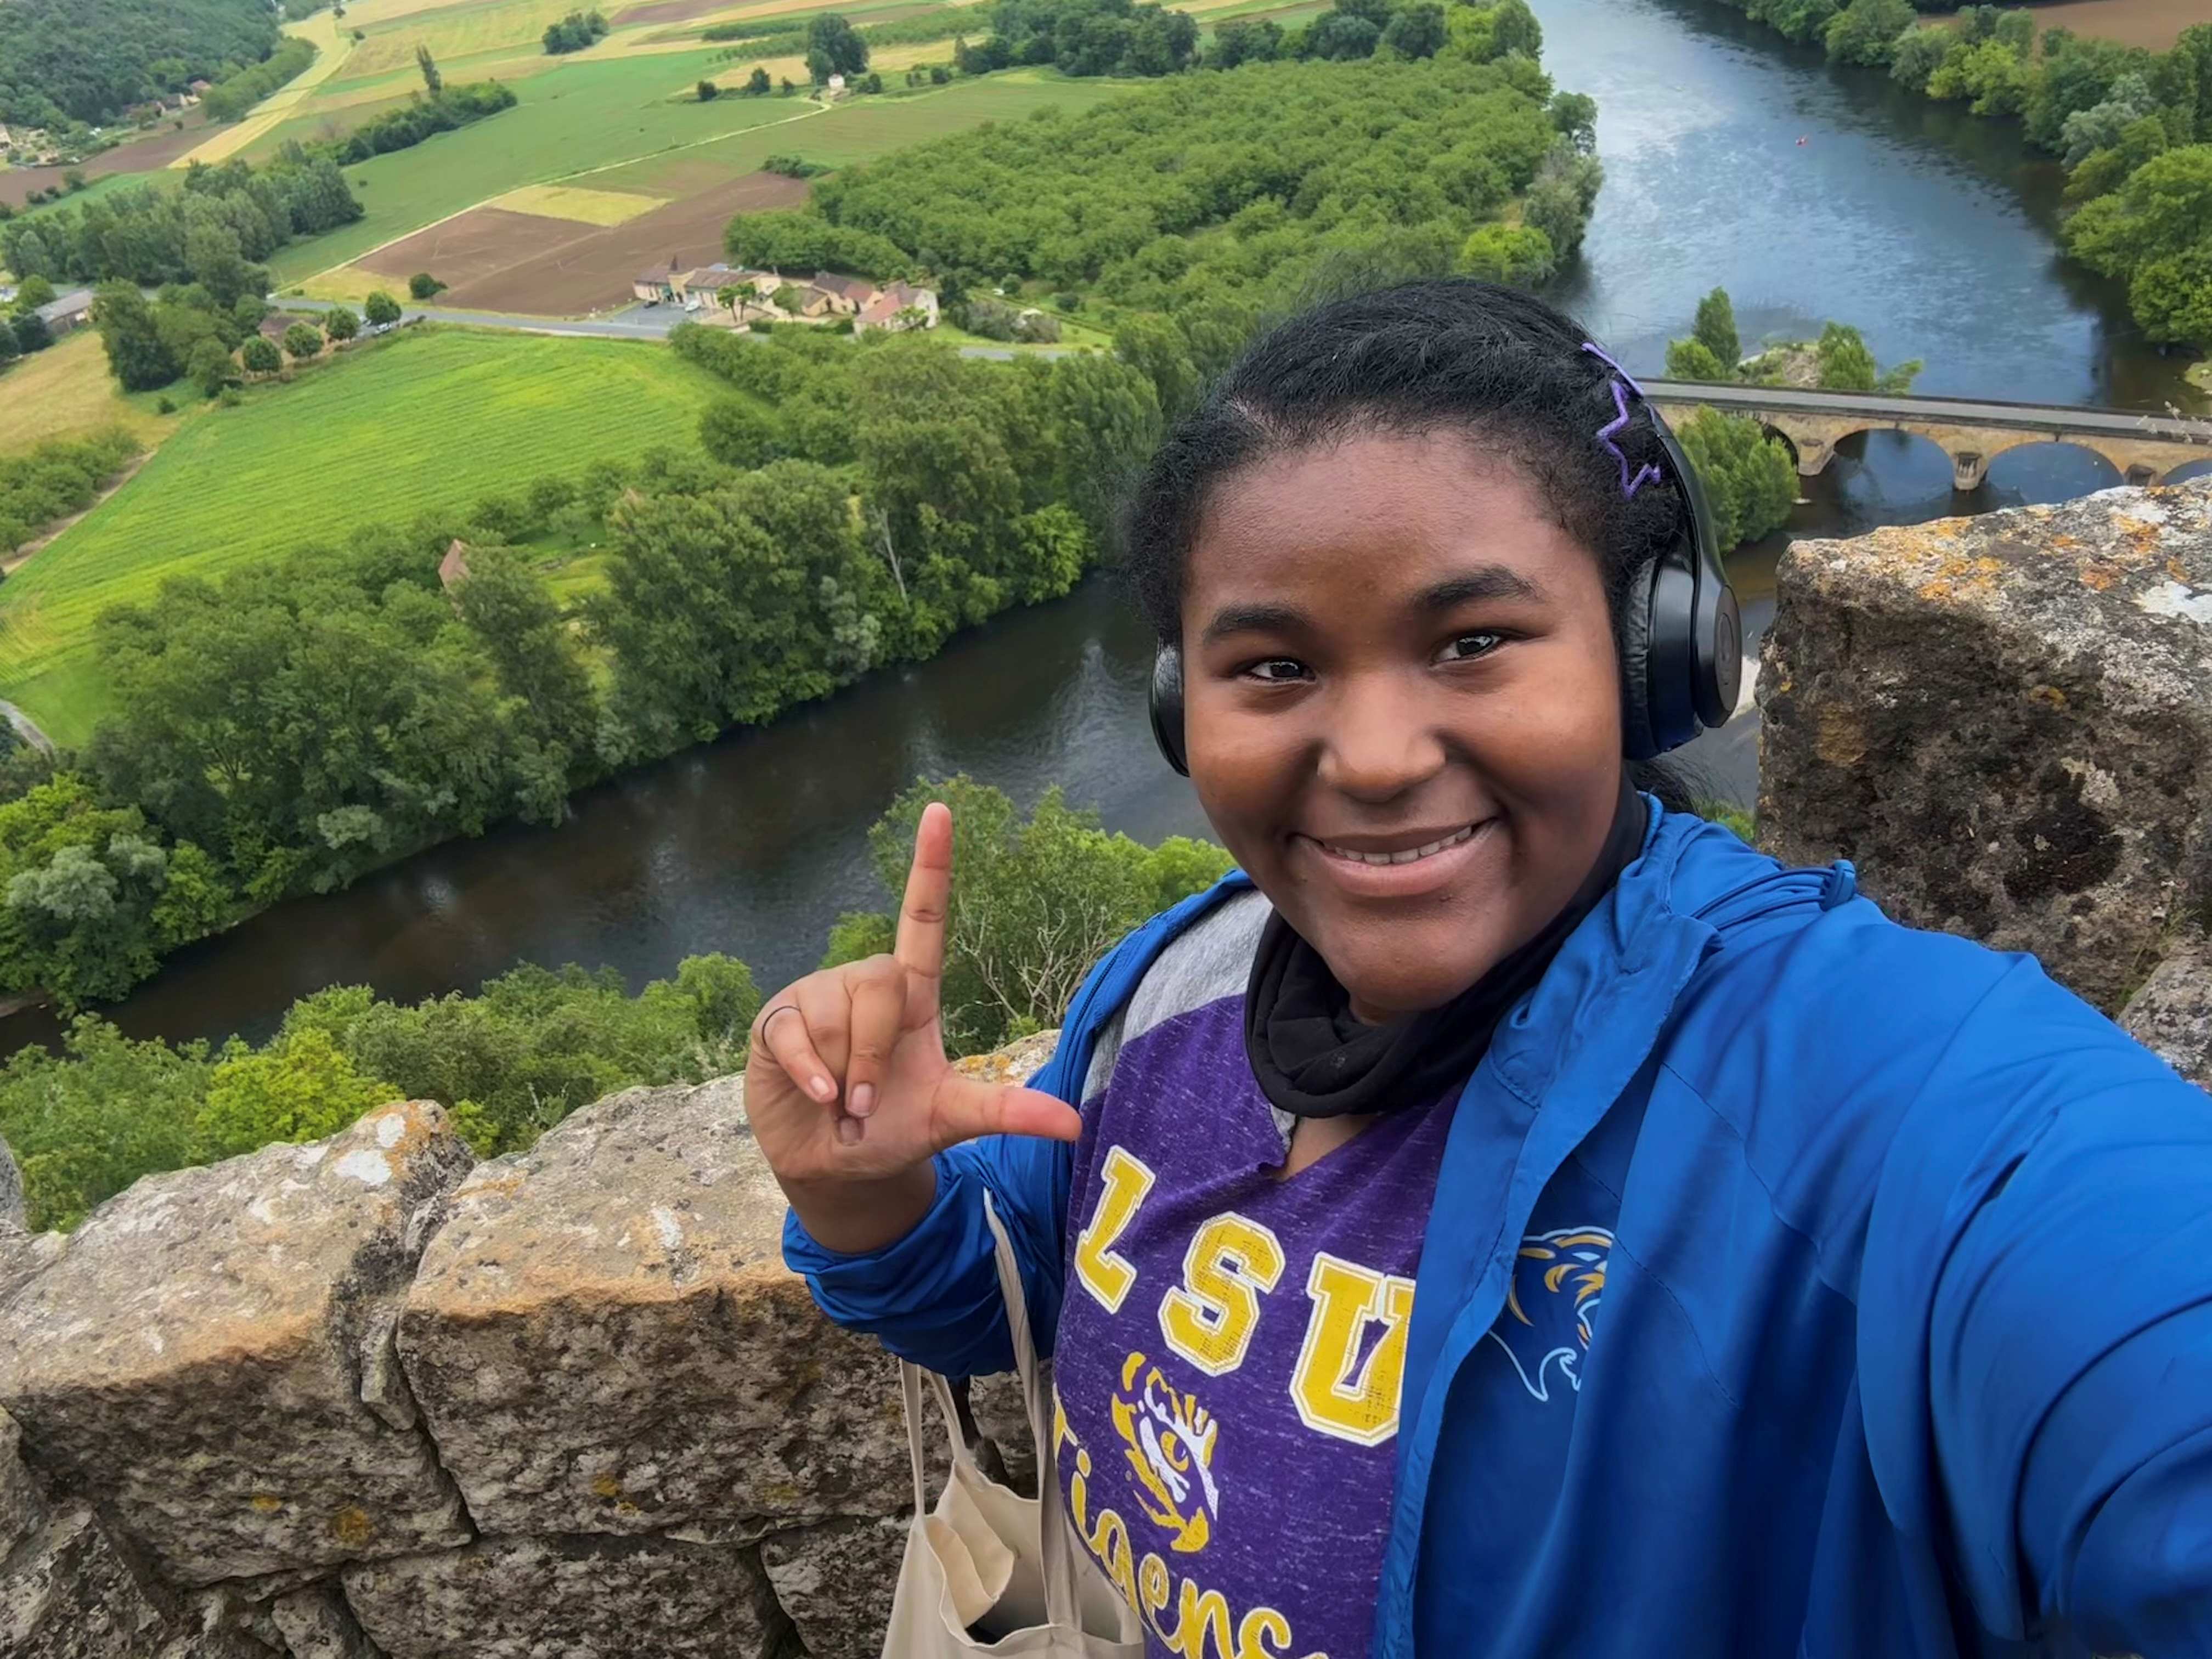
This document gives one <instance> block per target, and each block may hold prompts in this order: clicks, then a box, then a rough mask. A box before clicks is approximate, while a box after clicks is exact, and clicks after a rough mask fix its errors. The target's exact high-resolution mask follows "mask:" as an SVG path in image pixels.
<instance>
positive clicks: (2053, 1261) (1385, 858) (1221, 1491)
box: [747, 283, 2212, 1659]
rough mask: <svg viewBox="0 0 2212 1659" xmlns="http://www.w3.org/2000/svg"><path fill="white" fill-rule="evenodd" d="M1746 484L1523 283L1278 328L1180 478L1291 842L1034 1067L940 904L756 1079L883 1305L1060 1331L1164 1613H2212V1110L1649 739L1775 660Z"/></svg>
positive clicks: (1114, 1555)
mask: <svg viewBox="0 0 2212 1659" xmlns="http://www.w3.org/2000/svg"><path fill="white" fill-rule="evenodd" d="M1700 512H1701V509H1700V507H1699V504H1698V497H1697V490H1696V487H1695V481H1694V479H1693V478H1692V477H1690V476H1689V474H1688V472H1687V470H1686V465H1685V464H1684V463H1683V462H1682V460H1681V459H1680V452H1679V450H1677V449H1675V448H1674V447H1673V445H1672V443H1671V440H1670V439H1669V438H1668V435H1666V433H1665V431H1664V429H1663V428H1662V426H1661V425H1660V424H1659V423H1658V422H1657V420H1656V416H1654V415H1653V414H1652V413H1651V412H1650V410H1649V408H1648V407H1647V406H1646V405H1645V404H1644V403H1643V402H1642V399H1641V396H1640V393H1638V392H1637V391H1636V389H1635V387H1634V386H1633V385H1632V383H1631V382H1630V381H1629V380H1627V377H1626V375H1625V374H1621V372H1620V370H1619V369H1618V368H1616V367H1615V366H1614V365H1613V363H1612V362H1611V360H1610V359H1608V358H1607V357H1606V356H1604V354H1603V353H1602V351H1601V350H1600V349H1597V348H1596V347H1595V345H1594V344H1593V343H1591V342H1590V341H1589V339H1588V337H1587V336H1585V335H1584V334H1583V332H1582V331H1580V330H1579V329H1577V327H1576V326H1575V325H1573V324H1572V323H1571V321H1569V320H1568V319H1565V317H1562V316H1560V315H1559V313H1556V312H1554V311H1553V310H1551V309H1550V308H1549V307H1546V306H1544V305H1543V304H1541V302H1539V301H1535V300H1534V299H1531V298H1529V297H1528V296H1527V295H1521V294H1518V293H1515V292H1512V291H1510V290H1508V289H1499V288H1495V287H1492V286H1490V285H1487V284H1483V283H1419V284H1413V285H1410V286H1407V287H1404V288H1400V289H1390V290H1386V291H1384V292H1382V293H1378V294H1374V295H1366V296H1363V297H1361V298H1358V299H1354V300H1350V301H1342V302H1340V303H1338V304H1335V305H1333V306H1329V307H1323V308H1322V309H1320V310H1318V311H1316V312H1314V313H1310V314H1308V315H1307V316H1304V317H1302V318H1300V319H1296V320H1294V321H1292V322H1291V323H1289V324H1287V325H1284V326H1283V327H1282V328H1280V329H1279V330H1277V331H1275V332H1274V333H1273V335H1271V336H1269V337H1267V339H1265V340H1263V341H1261V343H1259V344H1257V345H1256V346H1255V348H1254V349H1252V351H1251V352H1250V353H1249V355H1248V356H1246V357H1245V358H1244V360H1243V362H1240V363H1239V364H1238V366H1237V368H1234V369H1232V370H1231V373H1230V374H1228V375H1227V376H1226V377H1225V379H1224V380H1223V381H1222V382H1221V383H1220V384H1219V385H1218V386H1215V387H1214V388H1213V389H1212V392H1210V394H1209V396H1208V397H1207V398H1206V401H1205V403H1204V404H1202V406H1201V407H1200V409H1199V410H1196V411H1195V412H1194V414H1192V415H1191V416H1189V417H1188V419H1187V420H1186V421H1185V422H1183V423H1182V425H1181V426H1180V427H1179V428H1177V429H1176V431H1175V432H1174V433H1173V434H1171V435H1170V437H1169V438H1168V440H1167V441H1166V442H1165V443H1164V445H1163V446H1162V447H1161V450H1160V452H1159V453H1158V455H1157V456H1156V457H1155V458H1154V459H1153V462H1152V465H1151V467H1150V469H1149V471H1148V472H1147V474H1146V477H1145V479H1144V481H1143V482H1142V483H1141V485H1140V486H1139V489H1138V490H1137V492H1136V495H1135V497H1134V499H1133V504H1132V507H1131V511H1130V514H1129V519H1128V559H1129V563H1130V567H1131V570H1132V574H1133V577H1134V580H1135V585H1136V588H1137V592H1138V597H1139V603H1140V605H1142V607H1143V609H1144V611H1145V613H1146V616H1147V617H1148V618H1149V619H1150V620H1151V622H1152V625H1153V627H1154V629H1156V631H1157V632H1158V637H1159V640H1160V642H1161V646H1162V657H1161V670H1160V674H1159V676H1158V678H1157V679H1156V683H1155V729H1156V731H1157V732H1158V735H1159V737H1160V738H1161V741H1162V744H1163V745H1164V748H1165V749H1166V750H1167V752H1168V754H1169V756H1170V759H1171V760H1172V761H1174V762H1175V763H1176V764H1177V765H1179V766H1181V767H1184V768H1187V769H1188V772H1189V775H1190V777H1191V780H1192V782H1193V784H1194V787H1196V789H1197V792H1198V795H1199V799H1200V802H1201V803H1202V804H1203V805H1204V807H1205V809H1206V814H1207V817H1209V819H1210V820H1211V822H1212V824H1213V826H1214V828H1215V829H1216V830H1217V832H1218V834H1219V835H1220V836H1221V838H1222V840H1223V841H1224V842H1225V844H1226V845H1227V846H1228V847H1229V848H1230V849H1231V852H1232V853H1234V854H1235V855H1236V857H1237V862H1238V865H1239V866H1240V868H1239V871H1238V872H1237V873H1236V874H1234V875H1232V876H1231V878H1228V879H1227V880H1226V881H1225V882H1224V883H1222V884H1220V885H1219V886H1218V887H1217V888H1216V889H1214V890H1212V891H1211V892H1209V893H1207V894H1205V895H1202V896H1200V897H1199V898H1197V899H1194V900H1193V901H1190V902H1188V903H1186V904H1184V905H1182V906H1180V907H1178V908H1176V910H1174V911H1171V912H1170V913H1168V914H1167V915H1164V916H1162V917H1159V918H1157V919H1155V921H1152V922H1151V923H1148V924H1147V925H1146V927H1143V928H1142V929H1139V932H1138V933H1135V934H1133V935H1132V936H1131V937H1130V939H1127V940H1126V941H1124V942H1123V943H1122V944H1121V945H1120V946H1119V947H1117V948H1116V949H1115V951H1113V952H1112V953H1111V954H1109V957H1107V958H1106V960H1105V961H1104V962H1103V963H1101V964H1100V965H1099V966H1098V968H1097V969H1096V970H1095V971H1094V973H1093V974H1092V975H1091V980H1090V981H1088V982H1087V983H1086V985H1085V987H1084V989H1083V991H1082V992H1081V993H1080V994H1079V995H1078V996H1077V998H1076V1000H1075V1001H1074V1003H1073V1005H1072V1006H1071V1007H1070V1009H1069V1011H1068V1015H1067V1018H1066V1026H1065V1029H1064V1030H1063V1033H1062V1036H1061V1039H1060V1047H1059V1049H1058V1051H1057V1053H1056V1054H1054V1059H1053V1060H1052V1061H1051V1063H1050V1064H1049V1065H1048V1066H1047V1067H1046V1068H1045V1070H1044V1071H1043V1072H1042V1073H1039V1074H1038V1076H1037V1077H1036V1079H1032V1080H1031V1086H1030V1088H1027V1089H1022V1088H1013V1087H996V1086H988V1085H983V1084H981V1083H979V1082H975V1081H973V1080H970V1079H963V1078H961V1077H960V1076H958V1075H957V1073H953V1072H951V1070H950V1069H949V1067H948V1066H946V1064H945V1055H944V1050H943V1046H942V1042H941V1039H940V1036H939V1026H938V1020H937V984H938V977H939V971H940V969H941V965H942V962H943V954H944V925H945V905H946V901H947V896H948V894H949V891H950V886H949V884H950V880H951V871H950V863H951V824H950V821H949V819H948V818H947V817H946V815H945V813H944V812H943V811H942V809H932V811H930V812H929V813H927V814H926V815H925V816H924V818H923V820H922V824H921V831H920V834H919V836H918V837H917V845H916V848H915V867H914V874H913V877H912V879H911V881H910V884H909V886H908V894H907V902H906V905H905V908H904V911H903V913H902V918H901V924H900V929H899V941H898V948H897V951H896V954H895V955H893V956H890V957H881V958H878V959H876V960H874V961H872V962H870V963H855V964H853V965H851V966H849V967H847V968H842V969H836V970H831V971H828V972H824V973H822V974H817V975H810V976H809V977H808V978H806V979H805V980H802V981H799V982H798V983H797V984H796V985H793V986H792V987H788V988H787V990H785V991H784V992H782V993H781V994H778V995H777V996H775V997H772V998H770V999H769V1004H768V1007H767V1011H766V1012H764V1013H763V1016H762V1017H761V1020H760V1022H759V1024H758V1025H757V1028H756V1039H755V1042H754V1044H753V1048H752V1054H751V1059H750V1064H749V1066H748V1073H747V1076H748V1084H747V1110H748V1114H749V1115H750V1119H751V1121H752V1125H753V1128H754V1131H755V1133H756V1134H757V1136H758V1138H759V1141H760V1145H761V1147H762V1149H763V1152H764V1153H765V1154H766V1155H767V1157H768V1158H769V1162H770V1163H771V1164H772V1165H773V1166H774V1168H775V1170H776V1173H777V1175H778V1176H779V1178H780V1179H781V1182H782V1183H783V1185H784V1188H785V1191H786V1192H787V1194H788V1195H789V1197H790V1199H791V1203H792V1209H793V1216H792V1220H791V1223H790V1225H789V1226H788V1228H787V1232H786V1241H785V1248H786V1255H787V1259H788V1260H789V1261H791V1263H792V1264H793V1267H796V1268H798V1269H799V1271H801V1272H803V1273H805V1274H806V1275H807V1276H808V1279H809V1280H810V1283H811V1285H812V1288H813V1291H814V1293H815V1296H816V1298H817V1301H818V1302H819V1303H820V1304H821V1305H822V1306H823V1309H824V1310H826V1311H828V1313H829V1315H830V1316H831V1317H833V1318H835V1319H837V1320H839V1321H840V1322H843V1323H845V1324H848V1325H850V1326H853V1327H855V1328H860V1329H865V1330H870V1331H873V1332H876V1333H878V1334H879V1335H880V1336H881V1337H882V1339H883V1340H884V1343H885V1345H886V1346H889V1347H890V1348H891V1349H892V1350H893V1351H894V1352H897V1353H899V1354H901V1355H902V1356H905V1357H907V1358H911V1359H914V1360H915V1361H916V1362H918V1363H920V1364H924V1365H927V1366H928V1367H930V1368H931V1369H933V1370H938V1371H939V1372H942V1373H944V1374H945V1375H948V1376H966V1375H969V1374H975V1373H981V1372H987V1371H993V1370H1003V1369H1005V1368H1006V1365H1007V1364H1008V1359H1009V1355H1010V1352H1011V1348H1010V1339H1009V1334H1008V1328H1007V1322H1006V1317H1005V1313H1004V1305H1003V1304H1002V1301H1001V1298H1000V1291H999V1288H998V1284H997V1281H996V1279H995V1278H994V1268H993V1249H992V1243H991V1238H990V1236H989V1234H988V1232H987V1230H986V1227H985V1225H984V1203H983V1199H984V1194H986V1193H987V1194H989V1195H990V1197H991V1200H992V1206H993V1208H994V1210H995V1212H996V1213H997V1214H999V1215H1000V1216H1001V1217H1003V1218H1006V1223H1007V1225H1008V1228H1009V1231H1010V1232H1011V1235H1012V1241H1013V1244H1014V1247H1015V1251H1016V1254H1017V1255H1018V1258H1019V1263H1020V1267H1021V1276H1022V1279H1023V1284H1024V1298H1025V1300H1026V1302H1027V1304H1028V1307H1029V1309H1030V1312H1031V1315H1032V1316H1033V1318H1034V1320H1035V1322H1036V1329H1037V1333H1038V1336H1039V1339H1040V1341H1041V1343H1042V1344H1043V1345H1044V1346H1047V1347H1049V1348H1052V1349H1054V1351H1055V1352H1054V1376H1055V1384H1056V1396H1057V1402H1058V1407H1059V1412H1058V1418H1059V1420H1058V1422H1057V1423H1056V1424H1055V1425H1054V1435H1053V1441H1054V1443H1053V1444H1052V1445H1051V1446H1050V1447H1049V1448H1047V1449H1045V1452H1046V1456H1045V1462H1046V1466H1047V1475H1048V1479H1050V1480H1054V1482H1055V1489H1056V1490H1057V1491H1060V1492H1064V1493H1065V1494H1066V1501H1065V1504H1064V1509H1065V1511H1066V1515H1067V1516H1068V1517H1069V1519H1070V1521H1071V1522H1072V1526H1073V1532H1074V1534H1075V1535H1076V1537H1077V1539H1078V1540H1079V1543H1080V1545H1081V1547H1082V1548H1083V1549H1084V1551H1085V1553H1086V1554H1087V1556H1088V1558H1089V1559H1091V1561H1092V1562H1093V1563H1094V1564H1095V1565H1096V1567H1097V1571H1098V1573H1099V1574H1100V1575H1102V1576H1103V1577H1104V1578H1105V1579H1107V1580H1108V1581H1109V1582H1110V1583H1112V1584H1113V1586H1114V1587H1115V1589H1117V1590H1118V1591H1119V1592H1120V1594H1121V1597H1122V1598H1123V1600H1124V1601H1126V1602H1127V1604H1128V1606H1129V1607H1130V1608H1131V1609H1132V1610H1133V1614H1134V1615H1135V1617H1136V1619H1137V1620H1139V1622H1140V1624H1141V1626H1142V1628H1143V1629H1144V1631H1145V1632H1146V1641H1147V1644H1148V1645H1149V1647H1150V1648H1151V1649H1152V1651H1154V1652H1155V1653H1160V1654H1165V1653H1169V1652H1177V1653H1182V1654H1186V1655H1192V1656H1196V1655H1200V1654H1210V1655H1218V1656H1220V1659H1290V1656H1297V1655H1322V1654H1328V1655H1335V1656H1338V1659H1348V1656H1350V1655H1352V1654H1355V1653H1358V1652H1359V1651H1361V1650H1368V1651H1370V1652H1373V1653H1375V1654H1376V1655H1378V1656H1387V1659H1398V1656H1404V1655H1408V1654H1420V1655H1432V1654H1433V1655H1443V1654H1451V1655H1461V1654H1467V1655H1478V1656H1491V1655H1495V1656H1499V1659H1504V1656H1508V1655H1510V1656H1516V1659H1522V1656H1533V1655H1549V1654H1561V1655H1573V1656H1577V1659H1581V1656H1650V1655H1665V1656H1670V1659H1671V1656H1698V1659H1703V1656H1711V1659H1722V1656H1737V1655H1744V1656H1766V1655H1774V1656H1788V1655H1796V1656H1802V1659H1828V1656H1845V1655H1848V1656H1854V1659H1857V1656H1868V1655H1875V1654H1879V1655H1882V1656H1885V1659H1889V1656H1898V1659H1905V1656H1931V1659H1934V1656H1950V1655H1973V1656H1984V1655H1986V1656H1995V1655H2000V1654H2002V1655H2008V1656H2010V1655H2018V1654H2024V1653H2038V1654H2042V1653H2048V1654H2054V1655H2056V1654H2073V1653H2086V1652H2089V1651H2091V1650H2096V1651H2107V1652H2109V1651H2117V1650H2126V1651H2133V1652H2138V1653H2142V1654H2145V1655H2150V1656H2162V1655H2167V1654H2192V1653H2212V1202H2208V1200H2207V1194H2208V1193H2212V1103H2208V1102H2207V1101H2206V1099H2205V1097H2203V1094H2201V1093H2200V1092H2198V1091H2195V1090H2193V1089H2191V1088H2190V1087H2189V1086H2188V1085H2185V1084H2184V1083H2182V1082H2181V1081H2180V1080H2179V1079H2178V1078H2176V1077H2175V1076H2173V1074H2172V1073H2171V1072H2170V1071H2169V1070H2168V1069H2167V1068H2166V1066H2163V1065H2162V1064H2161V1063H2160V1061H2158V1060H2156V1059H2155V1058H2154V1057H2153V1056H2151V1055H2150V1054H2148V1053H2146V1052H2145V1051H2144V1050H2142V1048H2139V1047H2138V1046H2136V1044H2135V1043H2133V1042H2130V1040H2129V1039H2128V1038H2127V1037H2126V1036H2124V1035H2123V1034H2122V1033H2121V1032H2119V1031H2118V1030H2117V1029H2116V1028H2114V1027H2113V1026H2112V1025H2111V1024H2109V1023H2108V1022H2106V1021H2105V1020H2104V1019H2103V1018H2100V1016H2098V1015H2097V1014H2096V1013H2095V1012H2093V1011H2092V1010H2090V1009H2088V1008H2087V1007H2086V1006H2084V1005H2082V1004H2081V1002H2080V1001H2078V1000H2076V999H2075V998H2074V997H2072V996H2070V995H2069V994H2067V993H2066V992H2064V991H2063V990H2061V989H2060V988H2058V987H2056V986H2054V985H2053V984H2051V981H2049V980H2048V979H2046V978H2045V977H2044V975H2042V974H2041V972H2040V971H2039V969H2037V967H2036V965H2035V964H2034V963H2033V961H2031V960H2029V959H2027V958H2026V957H2004V956H1999V955H1997V954H1996V953H1993V952H1990V951H1984V950H1983V949H1981V948H1979V947H1978V946H1976V945H1972V944H1969V943H1967V942H1966V941H1964V940H1960V939H1949V938H1946V937H1943V936H1941V935H1936V934H1929V933H1917V932H1914V931H1912V930H1910V929H1906V928H1904V927H1898V926H1896V925H1895V924H1893V923H1892V922H1890V921H1887V919H1886V918H1884V917H1883V916H1882V915H1881V912H1880V911H1879V910H1878V909H1877V908H1875V906H1874V905H1872V904H1871V903H1869V902H1868V901H1867V900H1866V899H1864V898H1863V897H1861V896H1857V894H1856V892H1855V890H1854V885H1853V881H1852V878H1851V875H1850V870H1849V866H1837V867H1835V868H1834V869H1831V870H1813V871H1800V870H1787V869H1784V868H1783V867H1782V866H1779V865H1778V864H1776V863H1775V862H1773V861H1772V860H1769V859H1766V858H1765V857H1762V856H1761V855H1759V854H1757V853H1756V852H1754V851H1753V850H1752V849H1751V848H1747V847H1746V846H1744V845H1743V844H1742V843H1741V842H1739V841H1737V840H1736V839H1735V837H1734V836H1730V835H1729V834H1728V833H1726V832H1725V831H1723V830H1721V829H1716V828H1714V827H1713V826H1711V825H1707V824H1705V823H1700V822H1699V820H1697V819H1696V818H1694V817H1690V816H1688V815H1686V814H1684V813H1681V812H1679V811H1670V810H1668V808H1667V807H1665V806H1663V805H1662V804H1661V802H1660V801H1659V800H1657V799H1654V798H1653V797H1652V796H1651V795H1649V794H1645V793H1639V792H1638V790H1637V789H1636V788H1635V787H1632V784H1631V782H1630V771H1629V767H1630V763H1632V762H1636V761H1641V760H1643V759H1645V758H1647V757H1650V756H1651V755H1653V754H1655V753H1656V752H1657V751H1659V750H1663V749H1666V748H1668V747H1671V746H1673V745H1674V744H1679V743H1680V742H1681V741H1683V740H1684V739H1686V738H1687V737H1688V736H1690V735H1691V734H1692V732H1694V731H1695V730H1696V729H1698V726H1699V724H1700V722H1701V721H1703V722H1706V723H1710V722H1712V721H1717V720H1719V719H1721V718H1723V717H1724V716H1725V714H1726V712H1727V710H1728V708H1729V705H1730V704H1731V703H1732V702H1733V668H1734V663H1735V655H1734V653H1735V639H1734V634H1733V623H1734V611H1733V605H1732V601H1730V600H1729V599H1728V598H1727V596H1726V593H1725V588H1724V585H1723V584H1722V583H1721V582H1720V580H1719V576H1718V570H1717V563H1716V562H1714V561H1713V559H1712V557H1711V549H1710V532H1709V527H1708V526H1705V525H1704V524H1703V523H1702V521H1701V519H1700V516H1699V515H1700Z"/></svg>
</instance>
